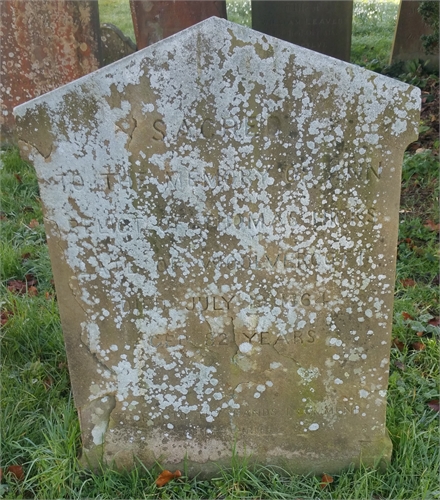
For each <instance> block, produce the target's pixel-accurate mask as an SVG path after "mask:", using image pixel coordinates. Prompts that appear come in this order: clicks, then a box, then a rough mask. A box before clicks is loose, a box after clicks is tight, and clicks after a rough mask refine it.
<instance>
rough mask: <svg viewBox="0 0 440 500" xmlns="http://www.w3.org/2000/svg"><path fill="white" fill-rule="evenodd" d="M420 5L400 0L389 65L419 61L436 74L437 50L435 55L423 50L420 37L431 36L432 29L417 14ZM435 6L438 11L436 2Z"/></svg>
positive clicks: (437, 64)
mask: <svg viewBox="0 0 440 500" xmlns="http://www.w3.org/2000/svg"><path fill="white" fill-rule="evenodd" d="M420 3H421V2H416V1H414V0H400V5H399V13H398V16H397V25H396V31H395V33H394V40H393V47H392V49H391V59H390V64H391V63H395V62H397V61H414V60H418V59H421V60H422V61H425V62H426V64H427V67H428V68H429V69H430V70H432V71H437V72H438V70H439V54H438V50H437V52H436V53H435V54H426V53H425V50H424V48H423V44H422V40H421V37H422V35H430V34H432V28H431V27H430V26H429V25H427V24H425V22H424V21H423V18H422V16H421V15H420V14H419V12H418V8H419V6H420ZM436 4H437V9H439V8H440V4H439V3H438V2H436Z"/></svg>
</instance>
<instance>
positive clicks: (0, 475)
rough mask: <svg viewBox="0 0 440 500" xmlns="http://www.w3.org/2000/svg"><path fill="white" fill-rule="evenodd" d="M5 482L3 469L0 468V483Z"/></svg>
mask: <svg viewBox="0 0 440 500" xmlns="http://www.w3.org/2000/svg"><path fill="white" fill-rule="evenodd" d="M2 481H3V468H2V467H0V483H1V482H2Z"/></svg>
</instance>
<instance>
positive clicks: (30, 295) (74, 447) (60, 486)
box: [0, 0, 440, 500]
mask: <svg viewBox="0 0 440 500" xmlns="http://www.w3.org/2000/svg"><path fill="white" fill-rule="evenodd" d="M118 3H120V2H116V1H113V2H111V1H110V0H106V1H103V0H100V8H101V9H102V8H103V6H104V7H105V6H107V8H108V9H109V10H108V12H111V10H112V8H113V7H114V6H115V5H116V4H118ZM125 3H126V4H127V3H128V2H125ZM239 3H240V2H238V1H237V4H239ZM361 3H362V4H365V5H366V6H368V9H370V10H371V9H372V8H373V7H374V5H373V6H372V4H371V2H357V3H356V5H359V4H361ZM240 4H241V3H240ZM228 7H229V6H228ZM124 8H125V10H124V12H125V14H124V15H126V14H127V8H126V6H125V7H124ZM102 12H103V11H102ZM102 12H101V21H103V20H104V19H103V17H104V16H103V14H102ZM231 12H232V11H231ZM237 12H239V11H238V10H237ZM128 15H129V11H128ZM365 15H366V17H365V23H367V22H369V21H368V19H369V18H368V15H367V14H365ZM387 15H388V14H387ZM389 15H390V16H391V14H389ZM237 16H238V18H240V16H241V17H243V16H244V14H237ZM119 17H120V14H118V15H117V16H116V18H115V20H114V21H111V20H110V19H108V18H107V19H105V20H106V22H114V24H118V19H119ZM370 17H371V16H370ZM130 22H131V20H130ZM387 23H388V21H387ZM355 24H356V18H355ZM384 24H386V23H385V21H384ZM118 26H119V27H120V28H122V29H123V31H125V33H128V34H129V32H128V31H127V29H125V28H123V27H122V25H121V24H118ZM361 28H362V27H361V26H360V25H359V30H358V28H355V29H354V35H355V36H356V37H357V36H358V35H359V36H360V32H361V31H362V29H363V28H362V29H361ZM357 30H358V31H357ZM373 31H374V28H371V27H370V28H369V31H368V30H367V29H365V33H366V35H365V36H367V37H368V32H370V34H371V33H372V32H373ZM388 33H389V30H388ZM373 47H374V44H373ZM366 54H367V55H366V56H365V57H366V58H367V59H369V58H370V56H371V57H372V58H380V57H382V56H380V55H379V53H378V52H375V51H372V52H371V53H369V52H368V53H366ZM360 62H362V61H360ZM429 126H430V124H429V123H425V124H424V127H425V128H426V127H427V128H429ZM2 165H3V166H2V168H1V169H0V202H1V212H0V224H1V235H2V238H1V242H0V257H1V259H0V302H1V312H2V316H1V318H2V324H3V329H2V333H1V351H0V359H1V367H2V369H1V428H0V432H1V436H0V437H1V441H0V442H1V449H0V451H1V456H0V466H1V467H2V468H3V472H4V477H3V481H2V483H1V484H0V498H10V499H12V498H14V499H20V498H38V499H39V500H43V499H53V498H65V499H82V498H96V499H113V498H126V499H127V498H139V499H140V498H159V499H172V498H175V499H199V498H213V499H214V498H222V499H242V498H264V499H267V498H271V499H299V498H302V499H306V498H316V499H318V498H319V499H375V500H382V499H390V500H391V499H402V500H420V499H426V500H431V499H440V486H439V482H438V471H439V462H440V460H439V446H438V444H439V428H438V413H437V412H436V411H434V410H433V409H432V408H431V407H430V406H429V404H428V403H429V402H430V401H432V400H438V398H439V363H438V360H439V340H440V338H439V337H440V328H439V327H438V325H437V324H436V323H437V321H436V320H437V319H438V318H439V316H440V310H439V300H438V298H439V295H438V279H439V278H438V257H439V251H438V243H437V240H438V232H437V230H436V228H437V226H436V225H437V224H438V223H439V219H438V210H437V209H438V195H439V187H438V186H439V184H438V141H437V142H436V143H435V146H434V149H432V150H430V149H428V150H425V151H422V152H419V153H417V154H414V153H413V154H409V153H408V154H406V155H405V159H404V165H403V175H402V199H401V213H400V226H399V241H398V260H397V276H396V288H395V308H394V323H393V336H394V338H395V347H393V348H392V350H391V372H390V384H389V396H388V408H387V427H388V429H389V432H390V436H391V439H392V442H393V446H394V451H393V458H392V462H391V465H390V466H389V467H388V469H387V470H386V472H385V473H380V472H379V471H378V470H376V469H374V468H369V469H366V468H361V469H358V470H347V471H344V472H342V473H341V474H340V475H337V476H335V477H334V482H333V483H332V484H331V485H329V486H327V487H326V488H324V489H322V488H321V487H320V484H319V483H320V479H319V478H316V477H313V476H295V475H288V474H285V473H283V471H281V470H279V469H268V468H265V467H253V468H252V467H250V466H249V465H248V464H247V463H246V461H245V460H240V459H238V458H236V457H235V458H233V460H232V462H231V467H230V468H229V469H219V471H218V475H217V477H216V478H214V479H212V480H210V481H202V480H199V479H197V478H195V479H191V480H189V479H187V478H185V477H182V478H180V479H177V480H174V481H171V482H170V483H168V484H167V485H166V486H164V487H163V488H161V489H158V488H157V487H156V486H155V479H156V477H157V474H158V473H159V472H160V467H159V466H158V467H156V468H154V469H151V470H147V469H145V467H144V466H143V465H142V464H141V463H140V464H139V466H138V467H137V468H136V469H135V470H133V471H131V472H116V471H112V470H110V469H106V470H104V471H102V472H101V474H93V473H91V472H88V471H85V470H84V469H82V468H81V467H80V466H79V464H78V460H77V457H78V455H79V453H80V430H79V424H78V418H77V414H76V410H75V408H74V405H73V400H72V396H71V388H70V382H69V373H68V368H67V362H66V354H65V349H64V342H63V338H62V332H61V327H60V321H59V315H58V307H57V301H56V294H55V290H54V288H53V282H52V274H51V268H50V262H49V257H48V252H47V245H46V240H45V233H44V227H43V218H42V211H41V204H40V200H39V193H38V186H37V182H36V178H35V174H34V171H33V169H32V167H31V166H29V165H28V164H26V163H25V162H24V161H22V160H21V159H20V157H19V155H18V152H17V151H16V150H15V149H8V150H7V151H4V152H3V153H2ZM14 282H15V285H11V283H12V284H13V283H14ZM8 285H9V286H8ZM10 466H18V467H19V470H18V472H17V471H16V470H15V469H11V470H12V471H14V470H15V472H7V470H8V467H10ZM20 471H21V472H22V474H21V473H20Z"/></svg>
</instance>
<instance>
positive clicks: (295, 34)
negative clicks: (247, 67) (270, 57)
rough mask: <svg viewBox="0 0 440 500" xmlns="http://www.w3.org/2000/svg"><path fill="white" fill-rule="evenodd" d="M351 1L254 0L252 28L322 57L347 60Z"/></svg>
mask: <svg viewBox="0 0 440 500" xmlns="http://www.w3.org/2000/svg"><path fill="white" fill-rule="evenodd" d="M352 18H353V1H352V0H336V1H334V0H313V1H310V0H295V1H286V0H253V1H252V28H254V29H255V30H257V31H261V32H262V33H266V34H268V35H271V36H275V37H277V38H281V39H282V40H286V41H287V42H291V43H295V44H297V45H301V47H306V48H307V49H311V50H315V51H316V52H320V53H321V54H326V55H328V56H332V57H336V58H338V59H342V60H343V61H349V60H350V49H351V30H352Z"/></svg>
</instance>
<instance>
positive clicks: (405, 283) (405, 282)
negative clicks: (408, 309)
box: [400, 278, 416, 288]
mask: <svg viewBox="0 0 440 500" xmlns="http://www.w3.org/2000/svg"><path fill="white" fill-rule="evenodd" d="M400 283H402V286H403V287H405V288H408V287H409V286H415V284H416V282H415V281H414V280H413V279H411V278H406V279H404V280H400Z"/></svg>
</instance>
